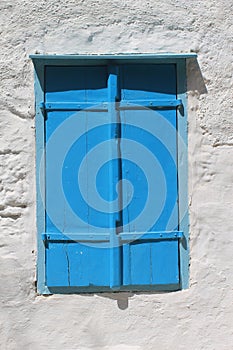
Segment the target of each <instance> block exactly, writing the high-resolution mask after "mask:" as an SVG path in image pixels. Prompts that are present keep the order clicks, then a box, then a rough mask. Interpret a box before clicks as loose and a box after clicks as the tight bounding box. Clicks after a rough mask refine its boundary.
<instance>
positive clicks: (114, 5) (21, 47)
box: [0, 0, 233, 350]
mask: <svg viewBox="0 0 233 350" xmlns="http://www.w3.org/2000/svg"><path fill="white" fill-rule="evenodd" d="M0 9H1V12H0V23H1V37H0V43H1V48H2V50H1V54H0V55H1V71H0V74H1V76H0V81H1V84H0V106H1V108H0V114H1V118H0V135H1V138H0V160H1V162H0V189H1V193H0V196H1V197H0V228H1V241H0V280H1V283H0V303H1V313H0V348H1V349H7V350H8V349H9V350H11V349H43V348H46V349H67V350H71V349H80V350H84V349H104V350H107V349H113V350H116V349H121V350H123V349H124V350H126V349H127V350H129V349H135V350H136V349H137V350H138V349H148V350H149V349H153V350H154V349H161V350H163V349H164V350H165V349H173V348H176V349H194V350H199V349H204V350H214V349H221V350H226V349H227V350H230V349H232V344H233V328H232V323H233V303H232V298H233V290H232V285H233V273H232V271H233V259H232V248H233V235H232V227H233V215H232V209H233V204H232V198H233V186H232V183H233V156H232V155H233V136H232V135H233V124H232V119H231V117H232V101H233V98H232V91H233V90H232V63H233V62H232V61H233V55H232V48H233V45H232V32H233V21H232V11H233V3H232V0H230V1H229V0H218V1H215V0H204V1H195V2H194V1H190V0H189V1H187V0H178V1H176V0H167V1H164V2H161V1H158V0H144V1H139V0H127V1H126V0H115V1H114V2H113V1H110V0H70V1H69V0H64V1H61V0H57V1H53V0H40V1H38V0H36V1H35V0H34V1H32V0H1V4H0ZM190 50H191V51H195V52H197V53H198V55H199V59H198V61H199V65H200V69H201V72H202V74H203V81H202V80H201V79H200V77H198V76H196V77H195V74H196V73H195V72H196V69H194V68H195V67H193V66H192V65H191V66H190V67H189V72H188V77H189V82H188V83H189V84H188V88H189V161H190V179H189V195H190V222H191V228H190V236H191V241H190V245H191V267H190V273H191V277H190V288H189V289H188V290H185V291H182V292H176V293H167V294H166V293H162V294H143V293H142V294H128V293H123V294H120V295H119V294H104V295H92V296H91V295H89V296H83V295H72V296H68V295H67V296H62V295H56V296H49V297H43V296H37V295H36V293H35V286H34V281H35V264H36V222H35V130H34V122H35V121H34V92H33V66H32V63H31V62H30V60H29V58H28V55H29V54H30V53H36V52H39V53H51V54H52V53H120V52H163V51H173V52H189V51H190ZM198 79H199V82H198Z"/></svg>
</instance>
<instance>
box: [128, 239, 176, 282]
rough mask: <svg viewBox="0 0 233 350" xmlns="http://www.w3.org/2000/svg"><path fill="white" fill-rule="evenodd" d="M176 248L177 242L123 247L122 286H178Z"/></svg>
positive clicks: (141, 243) (140, 243)
mask: <svg viewBox="0 0 233 350" xmlns="http://www.w3.org/2000/svg"><path fill="white" fill-rule="evenodd" d="M178 246H179V243H178V240H171V241H169V240H164V241H163V240H162V241H156V242H140V241H135V242H133V243H131V244H127V245H124V246H123V267H124V270H123V276H124V278H123V283H124V285H125V286H127V285H145V286H146V285H156V284H158V285H162V284H168V285H169V284H179V248H178Z"/></svg>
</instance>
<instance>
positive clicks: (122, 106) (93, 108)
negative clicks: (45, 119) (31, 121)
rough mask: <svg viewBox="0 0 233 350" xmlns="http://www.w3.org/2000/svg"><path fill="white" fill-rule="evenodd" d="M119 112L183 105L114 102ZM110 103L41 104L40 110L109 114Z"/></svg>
mask: <svg viewBox="0 0 233 350" xmlns="http://www.w3.org/2000/svg"><path fill="white" fill-rule="evenodd" d="M113 103H115V108H116V109H117V110H126V109H127V110H128V109H142V108H143V109H144V108H153V109H161V108H172V109H173V108H177V107H180V106H181V105H182V101H181V99H177V100H132V101H121V102H113ZM108 107H109V103H107V102H101V103H100V102H78V103H76V102H46V103H44V102H41V103H40V108H41V109H42V110H43V111H48V112H49V111H50V112H52V111H81V110H87V111H88V112H107V111H108Z"/></svg>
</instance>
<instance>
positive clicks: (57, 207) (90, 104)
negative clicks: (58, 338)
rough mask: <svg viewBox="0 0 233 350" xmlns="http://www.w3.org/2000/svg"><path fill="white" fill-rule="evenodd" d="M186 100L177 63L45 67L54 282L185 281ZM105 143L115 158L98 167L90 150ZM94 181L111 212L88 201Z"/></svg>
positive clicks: (121, 285) (85, 287) (92, 285)
mask: <svg viewBox="0 0 233 350" xmlns="http://www.w3.org/2000/svg"><path fill="white" fill-rule="evenodd" d="M179 103H180V101H178V100H177V91H176V65H175V64H146V65H144V64H122V65H114V64H111V65H100V66H70V67H69V66H67V67H64V66H48V67H47V68H46V72H45V105H44V108H45V110H46V119H45V135H46V139H45V143H46V171H45V179H46V183H45V187H46V199H45V207H46V232H45V233H44V235H43V239H44V241H45V247H46V284H47V285H48V286H49V287H50V288H54V287H69V288H72V287H74V288H78V289H77V290H82V291H89V290H90V291H92V290H105V289H106V290H107V289H108V288H115V289H121V290H128V289H130V290H140V289H144V290H147V289H148V290H149V289H156V288H161V286H162V288H164V289H166V286H172V287H171V288H173V289H177V288H179V283H180V276H179V238H180V237H181V235H182V233H180V232H179V231H178V229H179V227H178V205H177V202H178V187H177V163H176V157H177V138H176V129H177V125H176V123H177V121H176V118H177V113H176V108H177V106H178V105H179ZM109 140H112V142H109V143H108V141H109ZM105 143H106V146H105V147H103V148H102V153H101V152H99V153H98V152H97V153H96V154H98V157H101V158H103V160H104V159H105V158H106V159H109V161H107V162H106V163H104V161H103V166H102V167H101V168H100V169H99V171H98V174H93V173H92V171H91V170H90V169H97V168H98V166H97V165H96V166H95V162H96V164H97V163H98V162H99V161H100V162H101V159H97V158H96V159H95V158H92V160H91V161H90V160H89V158H88V157H87V155H88V154H90V153H91V152H94V151H95V149H96V147H98V145H100V144H105ZM144 150H147V153H146V154H147V155H146V154H145V156H144V155H143V154H141V153H143V151H144ZM147 156H148V157H149V158H148V160H147V158H146V157H147ZM150 158H151V159H153V158H154V161H153V162H151V163H150ZM85 159H86V160H85ZM93 159H94V160H93ZM143 161H144V163H143V164H145V169H142V168H143V167H142V168H141V167H140V164H141V163H140V162H143ZM85 162H86V163H85ZM137 162H138V164H137ZM80 167H82V169H83V170H82V172H81V175H80V176H81V182H82V189H80V186H79V185H80V183H79V180H80V178H78V173H79V170H80ZM93 175H97V177H96V178H95V179H94V177H93ZM93 179H94V180H93ZM130 183H131V185H130ZM95 185H96V187H97V192H98V193H99V195H100V196H102V198H103V199H104V200H105V211H100V210H98V209H96V208H95V203H94V204H93V206H91V205H90V203H88V201H89V200H90V202H91V199H92V197H94V190H93V189H94V186H95ZM132 186H133V187H134V192H133V195H132ZM116 189H117V190H118V193H117V192H116ZM117 196H118V197H117ZM148 198H149V205H147V201H148ZM108 202H109V204H106V203H108ZM113 202H114V203H115V206H114V208H113V207H112V205H113V204H112V203H113ZM116 205H118V210H116ZM146 205H147V207H146V208H147V209H146V211H145V213H144V214H143V215H142V212H143V210H144V207H145V206H146ZM96 207H97V208H98V201H97V203H96ZM140 217H141V219H140Z"/></svg>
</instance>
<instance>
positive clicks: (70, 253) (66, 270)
mask: <svg viewBox="0 0 233 350" xmlns="http://www.w3.org/2000/svg"><path fill="white" fill-rule="evenodd" d="M99 245H100V248H99V249H97V248H96V247H91V246H87V245H84V244H80V243H78V242H75V243H54V242H51V243H49V244H48V248H47V249H46V252H47V255H46V272H47V274H46V276H47V284H48V286H49V287H58V286H62V287H65V286H76V287H87V286H109V283H110V280H109V279H110V276H109V275H110V268H109V260H110V259H109V249H106V248H103V249H101V243H99Z"/></svg>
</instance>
